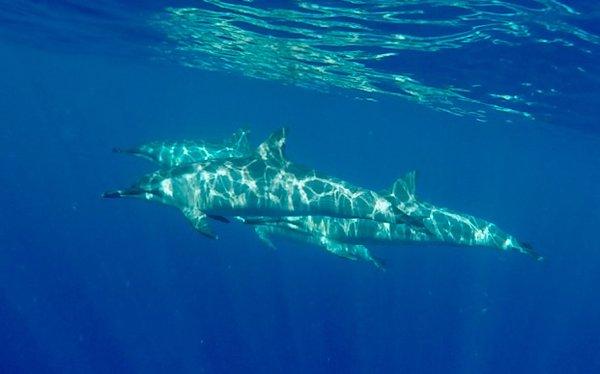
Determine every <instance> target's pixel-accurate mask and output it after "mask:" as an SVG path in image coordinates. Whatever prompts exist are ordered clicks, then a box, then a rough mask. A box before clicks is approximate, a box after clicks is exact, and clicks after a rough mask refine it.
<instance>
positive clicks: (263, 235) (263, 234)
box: [254, 226, 277, 249]
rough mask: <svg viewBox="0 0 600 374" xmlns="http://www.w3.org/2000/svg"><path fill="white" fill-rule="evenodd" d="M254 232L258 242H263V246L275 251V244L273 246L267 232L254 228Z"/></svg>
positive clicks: (261, 228) (263, 228)
mask: <svg viewBox="0 0 600 374" xmlns="http://www.w3.org/2000/svg"><path fill="white" fill-rule="evenodd" d="M254 232H255V233H256V235H257V236H258V238H259V239H260V241H261V242H263V244H265V245H266V246H267V247H269V248H271V249H277V247H275V244H273V242H272V241H271V238H270V237H269V231H268V230H267V229H266V228H265V227H262V226H256V227H254Z"/></svg>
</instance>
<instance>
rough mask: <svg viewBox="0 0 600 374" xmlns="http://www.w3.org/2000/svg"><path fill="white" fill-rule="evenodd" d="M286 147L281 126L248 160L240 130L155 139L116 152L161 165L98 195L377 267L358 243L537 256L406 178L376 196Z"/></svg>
mask: <svg viewBox="0 0 600 374" xmlns="http://www.w3.org/2000/svg"><path fill="white" fill-rule="evenodd" d="M285 141H286V138H285V130H280V131H278V132H276V133H274V134H273V135H271V137H270V138H269V139H268V140H267V141H266V142H264V143H262V144H261V145H260V146H259V147H258V149H257V151H256V152H254V154H252V152H250V148H249V146H248V143H247V131H238V132H237V133H236V134H235V135H234V137H233V138H232V139H231V140H229V141H226V142H223V143H212V144H211V143H207V142H171V143H169V142H163V143H158V142H157V143H149V144H146V145H142V146H140V147H136V148H132V149H127V150H121V149H117V150H116V151H117V152H125V153H131V154H135V155H138V156H142V157H145V158H148V159H150V160H153V161H155V162H158V163H159V164H161V166H163V167H165V169H162V170H159V171H158V172H155V173H152V174H150V175H147V176H146V177H144V178H142V179H141V180H140V181H139V182H138V183H136V184H135V185H134V186H132V187H131V188H129V189H127V190H119V191H113V192H107V193H105V194H104V196H105V197H124V196H133V197H141V198H144V199H146V200H154V201H160V202H163V203H166V204H169V205H174V206H177V207H179V208H180V209H181V211H182V212H183V213H184V215H185V216H186V217H187V218H188V219H189V220H190V221H191V223H192V224H193V226H194V227H195V228H196V229H197V230H198V231H200V232H201V233H203V234H205V235H207V236H210V237H215V235H214V234H213V233H212V230H211V229H210V228H209V226H208V220H209V219H210V218H213V219H218V220H226V219H225V218H224V216H232V215H234V216H241V217H243V218H240V219H241V220H242V221H244V222H246V223H249V224H253V225H255V230H256V232H257V234H258V235H259V237H260V238H261V239H263V241H265V242H266V243H267V244H270V245H272V244H271V241H270V240H269V237H270V236H272V235H284V236H286V237H292V238H295V239H298V240H302V241H305V242H308V243H312V244H316V245H319V246H321V247H323V248H325V249H326V250H328V251H329V252H331V253H333V254H336V255H338V256H341V257H345V258H350V259H353V260H356V259H362V260H365V261H368V262H371V263H373V264H375V265H376V266H379V267H381V266H382V265H381V262H380V261H379V260H378V259H376V258H375V257H373V256H372V255H371V254H370V252H369V251H368V249H367V248H366V247H364V244H368V243H380V244H386V243H388V244H389V243H403V242H444V243H453V244H459V245H469V246H484V247H493V248H499V249H504V250H509V249H510V250H517V251H519V252H522V253H526V254H530V255H532V256H534V257H535V258H537V259H541V257H540V256H538V255H537V254H536V253H535V252H534V251H533V249H532V248H531V247H530V246H528V245H526V244H522V243H520V242H519V241H517V240H516V239H515V238H514V237H512V236H510V235H508V234H506V233H504V232H503V231H501V230H500V229H498V228H497V226H496V225H494V224H492V223H489V222H487V221H484V220H481V219H478V218H476V217H473V216H469V215H464V214H459V213H455V212H452V211H450V210H448V209H444V208H438V207H435V206H433V205H431V204H428V203H424V202H420V201H418V200H417V199H416V196H415V193H414V186H415V174H414V172H413V173H409V174H407V176H405V177H404V178H400V179H398V180H397V181H396V183H394V186H393V188H392V189H391V190H390V191H387V192H384V193H379V194H378V193H375V192H373V191H370V190H365V189H361V188H358V187H356V186H352V185H350V184H348V183H346V182H343V181H341V180H338V179H335V178H331V177H327V176H323V175H320V174H318V173H317V172H316V171H314V170H310V169H306V168H303V167H300V166H298V165H295V164H293V163H291V162H290V161H288V160H287V159H286V158H285V155H284V146H285Z"/></svg>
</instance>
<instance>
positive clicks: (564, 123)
mask: <svg viewBox="0 0 600 374" xmlns="http://www.w3.org/2000/svg"><path fill="white" fill-rule="evenodd" d="M453 3H457V2H448V4H446V5H444V2H443V1H430V2H426V3H423V4H419V3H418V2H414V3H412V2H406V3H405V4H403V5H402V6H397V5H393V3H391V2H383V1H382V2H381V4H380V5H381V7H380V8H376V7H375V8H374V7H373V6H371V5H369V3H368V2H366V3H365V4H360V2H359V1H356V2H354V3H352V2H349V1H348V2H334V1H322V2H319V3H314V2H313V3H297V2H291V1H289V2H283V1H282V2H277V3H275V2H266V1H260V2H216V1H183V0H182V1H170V2H169V4H168V7H169V8H168V7H167V6H166V5H152V6H149V5H144V4H142V2H126V3H118V2H115V1H101V2H96V3H94V5H91V4H88V2H82V1H75V0H71V1H66V0H63V1H52V2H37V1H10V2H9V1H0V56H1V59H0V83H1V86H0V121H1V122H0V123H1V125H0V126H1V127H0V129H1V131H0V149H2V157H0V185H1V186H2V193H1V194H0V207H1V209H0V372H1V373H33V372H38V373H107V372H110V373H116V372H119V373H120V372H123V373H154V372H181V373H188V372H189V373H198V372H201V373H235V372H249V373H273V372H274V373H277V372H286V373H329V372H348V373H397V372H417V373H428V372H431V373H437V372H447V373H506V372H513V373H521V372H523V373H524V372H527V373H595V372H598V371H600V357H599V356H598V351H599V349H600V334H599V332H600V301H599V300H598V292H597V287H598V285H599V284H600V261H599V260H600V253H599V252H598V250H599V246H598V240H597V237H598V234H597V233H598V226H599V224H600V193H599V188H598V186H599V185H600V127H599V125H598V124H599V123H600V121H599V119H600V113H599V112H598V108H600V90H599V88H600V87H599V86H600V84H599V83H598V82H599V79H598V78H599V76H598V72H599V71H598V66H600V54H599V50H600V49H599V45H600V42H599V41H598V38H600V32H599V30H598V24H599V22H600V18H599V15H600V13H599V10H600V9H599V8H598V7H597V6H595V5H590V3H589V2H575V1H570V2H568V3H563V4H560V3H557V2H554V1H533V0H530V1H510V2H508V1H507V2H502V1H493V0H490V1H481V2H473V4H476V5H477V6H475V5H473V8H468V7H466V6H465V7H462V8H461V7H458V6H457V5H456V4H454V5H452V4H453ZM307 4H308V5H310V4H312V5H315V4H316V5H318V6H317V7H315V6H311V7H309V6H308V5H307ZM449 4H450V5H449ZM384 5H385V6H384ZM232 7H233V8H232ZM403 7H404V8H403ZM167 8H168V9H167ZM182 8H185V9H187V10H186V11H185V12H183V11H182V10H181V9H182ZM324 9H325V10H324ZM357 9H362V10H363V12H362V13H361V12H357V11H356V10H357ZM377 9H380V10H381V9H383V10H381V12H380V13H377V12H378V10H377ZM286 10H287V11H294V12H296V13H293V14H292V15H294V16H295V18H294V19H288V20H287V25H288V26H290V25H292V24H293V22H298V23H301V22H304V24H303V25H304V26H302V27H300V28H301V29H302V30H303V31H304V32H307V31H306V30H311V33H308V34H304V35H302V36H290V35H288V34H284V31H285V32H290V30H288V29H286V30H282V29H278V28H276V27H275V26H274V25H282V24H284V23H285V22H284V21H282V18H285V17H286V16H287V15H289V14H287V13H285V11H286ZM350 10H354V12H350ZM206 11H210V12H212V13H210V14H209V13H205V12H206ZM394 11H398V12H403V13H393V12H394ZM411 11H412V13H411ZM298 12H300V13H298ZM382 13H383V14H387V15H388V16H387V17H388V18H387V19H399V18H400V16H399V14H403V15H404V17H406V18H405V19H404V21H406V19H407V18H410V17H413V18H418V19H419V20H421V21H422V20H423V18H427V20H429V21H432V20H440V19H441V20H446V21H448V22H445V23H443V24H442V26H443V27H442V26H440V25H437V26H436V25H435V24H433V23H432V24H429V23H427V22H421V23H420V25H421V26H419V27H416V26H415V25H414V24H412V23H410V22H403V23H401V24H393V22H392V24H383V23H381V22H378V20H379V19H381V18H382ZM182 14H183V16H182ZM190 14H191V15H190ZM311 14H312V15H314V18H312V19H311V18H310V16H309V15H311ZM199 15H200V16H199ZM207 15H211V16H212V17H213V18H212V19H211V18H209V17H207ZM411 15H412V16H411ZM461 15H463V16H464V15H469V16H468V17H467V18H465V19H461V18H460V17H461ZM175 16H176V17H175ZM300 16H302V17H305V18H301V17H300ZM476 16H477V17H476ZM534 16H535V17H537V18H535V17H534ZM174 17H175V18H174ZM181 17H183V18H181ZM203 17H204V18H203ZM239 17H243V19H244V20H245V21H244V22H246V23H240V22H241V21H240V19H238V18H239ZM209 19H211V20H212V21H211V22H209V21H208V20H209ZM458 19H460V20H461V21H460V22H454V20H458ZM473 19H474V20H473ZM533 19H535V20H536V21H535V22H533V21H531V20H533ZM203 20H204V21H203ZM223 20H225V21H226V22H225V23H224V24H223V22H221V23H219V21H223ZM213 21H214V22H213ZM259 21H261V22H263V21H264V22H263V23H261V22H259ZM334 21H335V22H339V23H340V24H335V25H331V24H328V23H325V24H323V25H322V26H321V27H320V28H319V27H318V26H316V25H317V24H321V23H322V22H334ZM186 22H188V23H186ZM228 22H229V23H228ZM465 22H466V23H465ZM471 22H474V24H476V25H480V26H481V27H476V26H474V24H473V23H471ZM219 25H220V26H219ZM224 25H225V26H224ZM307 25H308V26H307ZM351 25H355V26H356V25H363V26H365V25H367V26H368V30H367V29H360V28H358V29H354V31H352V32H354V33H356V35H354V36H353V37H354V40H359V41H360V43H359V44H360V45H348V44H345V45H341V44H340V45H339V46H338V47H337V48H334V47H335V46H334V44H335V43H338V42H340V41H341V40H342V39H336V38H337V37H341V36H340V35H337V34H335V35H334V34H328V33H329V32H332V31H331V30H332V27H333V28H335V27H339V29H340V30H345V31H344V32H343V33H342V34H345V35H348V34H349V33H351V32H350V31H348V30H346V29H347V28H348V27H350V26H351ZM490 25H492V26H490ZM234 26H235V28H234ZM259 26H260V27H262V31H261V30H259V29H257V28H258V27H259ZM215 27H223V28H222V29H214V28H215ZM270 27H271V28H270ZM286 27H287V26H286ZM294 27H296V26H294ZM357 27H358V26H357ZM365 27H366V26H365ZM444 27H446V28H444ZM448 28H450V29H448ZM454 28H455V29H454ZM523 28H525V29H526V31H527V32H523V33H519V34H516V35H513V34H509V33H507V32H506V30H511V29H516V30H523ZM265 30H267V31H265ZM460 30H462V31H460ZM478 31H479V32H480V33H479V34H478V33H477V32H478ZM295 32H298V30H297V29H296V30H295ZM400 32H401V33H402V34H403V35H405V39H404V40H412V39H411V35H412V37H415V38H416V37H417V36H423V35H425V39H414V41H415V43H416V41H418V42H419V43H421V44H418V45H413V46H412V47H408V46H406V45H394V46H393V47H390V48H388V49H385V50H384V51H382V50H378V49H377V46H380V45H381V43H384V42H386V40H387V39H386V38H387V36H389V35H391V33H400ZM186 33H187V34H186ZM227 33H229V35H233V36H232V39H228V38H226V37H223V34H227ZM482 33H483V34H485V35H489V37H488V38H485V37H482V38H481V39H477V40H475V39H473V38H475V36H481V35H482ZM215 35H217V37H216V38H215ZM319 35H321V36H322V37H321V39H322V40H321V44H319V45H317V44H318V43H311V42H310V41H311V40H313V39H316V38H318V37H319ZM324 35H328V36H327V38H325V37H324ZM369 35H370V38H371V39H368V38H367V36H369ZM249 37H253V38H255V40H256V41H257V42H256V43H250V44H241V45H240V44H235V43H233V42H231V40H234V41H235V40H237V41H240V40H242V41H248V38H249ZM325 39H326V40H325ZM449 39H452V40H453V42H452V43H449V44H443V43H445V41H447V40H449ZM542 39H543V40H556V39H560V40H561V41H559V42H554V43H546V42H541V41H540V40H542ZM190 40H194V44H193V45H192V44H190ZM290 40H291V41H290ZM368 40H371V41H372V43H371V42H369V41H368ZM347 42H348V40H346V43H347ZM215 43H216V44H215ZM219 43H220V44H219ZM232 43H233V44H232ZM439 43H442V44H443V46H444V47H443V48H440V49H435V50H431V49H428V48H430V47H431V46H432V45H440V44H439ZM207 45H208V46H210V47H211V48H209V49H207V48H204V47H206V46H207ZM269 45H272V46H277V45H279V46H282V47H281V48H283V49H284V50H285V51H287V52H286V53H279V52H277V53H273V54H272V55H270V54H268V52H267V51H270V50H276V51H279V50H277V48H275V49H273V48H270V47H269V48H266V49H265V48H262V47H264V46H269ZM325 45H326V46H325ZM215 46H222V49H218V48H215ZM261 46H262V47H261ZM301 47H302V48H305V50H304V51H305V52H306V53H305V54H302V53H300V54H299V55H298V54H295V53H296V52H294V51H297V50H298V48H300V49H302V48H301ZM235 51H237V52H235ZM290 51H292V52H294V53H291V52H290ZM324 51H328V52H327V53H326V52H324ZM332 51H333V52H332ZM527 51H528V52H529V53H525V52H527ZM309 52H310V53H309ZM290 53H291V54H290ZM303 53H304V52H303ZM384 53H395V55H394V56H389V57H390V59H387V57H377V56H378V55H381V54H384ZM307 56H312V57H315V59H316V60H315V61H308V60H307ZM328 58H329V60H328ZM321 59H322V60H321ZM317 60H318V61H320V62H319V63H318V61H317ZM290 61H292V62H290ZM328 61H329V62H328ZM331 61H336V62H335V63H334V62H331ZM378 62H379V63H380V64H379V65H378ZM319 64H321V65H319ZM310 66H313V67H314V66H319V67H320V68H319V69H317V70H311V69H312V68H310ZM400 75H401V76H404V77H410V78H411V79H413V80H414V81H413V82H412V83H411V84H408V85H407V84H406V81H404V83H402V84H401V85H400V86H398V85H395V86H394V87H391V86H390V85H389V84H390V82H391V81H394V79H395V78H398V76H400ZM344 77H346V78H344ZM357 82H363V83H364V85H362V86H361V85H358V83H357ZM415 82H418V84H417V83H415ZM409 83H410V82H409ZM523 83H530V84H531V85H530V86H527V85H525V86H524V85H523ZM450 85H452V86H453V87H454V88H459V89H460V90H456V91H452V90H450V88H449V87H450ZM374 87H376V88H377V90H371V88H374ZM536 90H540V91H541V92H537V91H536ZM408 91H411V92H412V93H413V94H412V95H411V94H406V92H408ZM449 92H450V94H449ZM452 92H453V93H454V94H456V93H457V92H460V93H461V95H462V96H461V97H457V96H456V95H454V94H452ZM490 94H499V95H507V97H509V96H510V97H513V96H517V97H518V98H516V99H510V98H509V99H506V98H505V99H502V98H500V99H499V98H498V97H494V96H490ZM465 98H466V99H465ZM527 103H529V104H527ZM493 105H495V106H493ZM507 109H509V110H508V111H507ZM510 110H512V111H510ZM282 125H286V126H288V127H289V128H290V134H289V148H288V154H289V157H290V158H291V159H293V160H294V161H298V162H301V163H303V164H307V165H310V166H314V167H316V168H318V169H319V170H321V171H323V172H326V173H328V174H333V175H335V176H337V177H340V178H343V179H345V180H349V181H352V182H353V183H356V184H360V185H362V186H365V187H369V188H372V189H376V190H379V189H383V188H387V187H389V186H390V185H391V183H392V182H393V181H394V180H395V179H396V178H397V177H398V176H400V175H403V174H404V173H405V172H407V171H409V170H413V169H416V170H418V171H419V181H418V184H417V191H418V193H419V196H421V197H422V198H423V199H425V200H427V201H431V202H432V203H435V204H439V205H442V206H447V207H450V208H453V209H456V210H459V211H463V212H468V213H471V214H474V215H477V216H480V217H484V218H486V219H489V220H491V221H493V222H495V223H497V224H498V225H499V226H500V227H502V228H505V229H506V230H507V231H509V232H511V233H514V234H515V235H516V236H518V237H519V238H523V239H524V240H525V241H529V242H531V243H532V244H533V245H534V246H535V247H536V249H537V250H538V251H539V252H540V253H541V254H543V255H544V257H545V258H546V259H547V261H545V262H544V263H536V262H534V261H533V260H531V259H530V258H528V257H526V256H523V255H519V254H517V253H502V252H497V251H494V250H489V249H487V250H486V249H474V248H463V247H451V246H444V245H435V246H425V247H424V246H418V245H414V246H413V245H404V246H392V247H378V246H371V249H372V250H373V252H374V253H375V254H376V255H377V256H379V257H383V258H385V259H386V262H387V264H388V270H387V271H386V272H382V271H378V270H376V269H374V268H373V267H372V266H370V265H369V264H366V263H361V262H351V261H346V260H342V259H339V258H336V257H334V256H331V255H329V254H327V253H325V252H323V251H321V250H319V249H317V248H313V247H310V246H308V245H306V244H298V243H294V242H288V241H285V240H278V241H277V246H278V249H277V250H275V251H274V250H271V249H269V248H266V247H265V246H264V245H262V244H261V243H260V242H259V241H258V239H257V238H256V237H255V236H254V234H253V232H252V231H251V230H249V229H248V228H247V227H243V226H241V225H236V224H233V223H232V224H228V225H226V224H220V223H218V222H216V223H215V224H214V227H215V231H217V232H218V234H219V236H220V239H219V240H218V241H210V240H208V239H206V238H204V237H202V236H200V235H198V234H197V233H196V232H194V230H193V229H192V228H191V227H190V225H189V224H188V223H187V222H185V219H184V218H183V217H182V216H181V214H180V213H178V212H177V211H175V210H174V209H170V208H167V207H165V206H160V205H157V204H147V203H144V202H141V201H134V200H131V201H129V200H123V201H112V200H103V199H101V198H100V194H101V193H102V192H103V191H104V190H106V189H111V188H115V187H119V186H123V185H124V184H127V183H129V182H131V181H132V180H134V178H136V177H137V176H139V175H141V174H142V173H145V172H147V171H151V170H153V167H154V166H153V165H151V164H149V163H147V162H145V161H143V160H139V159H135V158H128V157H125V156H123V155H116V154H113V153H111V149H112V147H114V146H128V145H133V144H139V143H142V142H145V141H150V140H157V139H164V138H168V139H183V138H191V139H194V138H195V139H206V138H212V139H219V138H223V137H226V136H229V135H230V134H231V133H232V132H233V131H235V130H236V129H237V128H239V127H248V128H250V129H251V130H252V134H251V136H252V140H253V142H255V143H258V142H259V141H261V140H262V139H263V138H265V137H266V136H267V135H268V134H269V133H270V132H271V131H273V130H274V129H277V128H279V127H280V126H282Z"/></svg>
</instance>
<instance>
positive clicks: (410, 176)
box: [390, 170, 417, 202]
mask: <svg viewBox="0 0 600 374" xmlns="http://www.w3.org/2000/svg"><path fill="white" fill-rule="evenodd" d="M416 179H417V172H416V171H414V170H413V171H410V172H408V173H406V174H405V175H404V176H402V177H400V178H398V179H397V180H396V181H395V182H394V184H393V185H392V190H391V192H390V195H392V196H393V198H394V199H395V200H396V201H402V202H407V201H413V200H416V194H415V183H416Z"/></svg>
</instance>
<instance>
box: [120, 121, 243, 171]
mask: <svg viewBox="0 0 600 374" xmlns="http://www.w3.org/2000/svg"><path fill="white" fill-rule="evenodd" d="M248 133H249V131H248V130H246V129H240V130H238V131H236V132H235V133H234V134H233V135H232V136H231V138H229V139H226V140H224V141H221V142H207V141H191V140H184V141H179V142H152V143H146V144H142V145H140V146H137V147H133V148H114V149H113V151H114V152H116V153H127V154H132V155H135V156H140V157H143V158H146V159H148V160H150V161H154V162H156V163H158V164H160V165H161V166H164V167H167V168H169V167H174V166H179V165H184V164H191V163H194V162H203V161H210V160H218V159H227V158H240V157H247V156H249V155H250V154H251V153H252V151H251V150H250V146H249V144H248Z"/></svg>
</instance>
